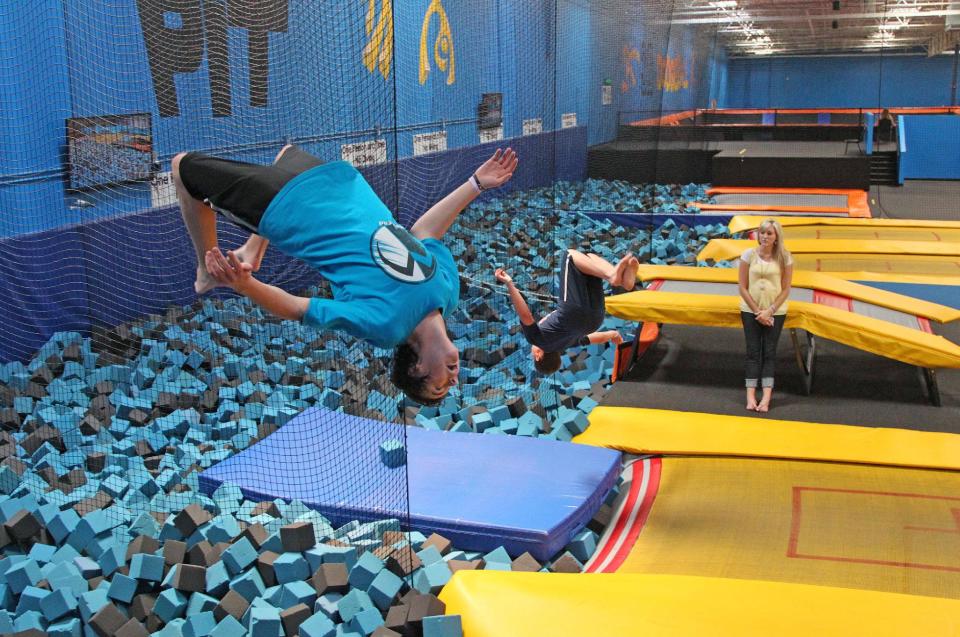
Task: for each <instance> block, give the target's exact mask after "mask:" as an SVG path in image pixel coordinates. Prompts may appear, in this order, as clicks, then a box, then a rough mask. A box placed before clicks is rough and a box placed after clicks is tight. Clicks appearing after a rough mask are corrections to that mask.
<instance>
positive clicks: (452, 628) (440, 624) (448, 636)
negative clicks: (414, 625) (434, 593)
mask: <svg viewBox="0 0 960 637" xmlns="http://www.w3.org/2000/svg"><path fill="white" fill-rule="evenodd" d="M423 637H463V626H462V624H461V621H460V615H431V616H429V617H424V618H423Z"/></svg>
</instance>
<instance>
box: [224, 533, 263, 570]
mask: <svg viewBox="0 0 960 637" xmlns="http://www.w3.org/2000/svg"><path fill="white" fill-rule="evenodd" d="M221 559H222V560H223V563H224V564H225V565H226V567H227V570H228V571H229V572H230V574H231V575H237V574H239V573H242V572H243V571H244V570H245V569H246V568H247V567H248V566H250V565H251V564H253V563H254V562H255V561H256V559H257V549H255V548H253V544H251V543H250V540H248V539H247V538H246V537H242V538H240V539H239V540H237V541H236V542H234V543H233V544H231V545H230V547H229V548H227V550H225V551H224V552H223V555H222V556H221Z"/></svg>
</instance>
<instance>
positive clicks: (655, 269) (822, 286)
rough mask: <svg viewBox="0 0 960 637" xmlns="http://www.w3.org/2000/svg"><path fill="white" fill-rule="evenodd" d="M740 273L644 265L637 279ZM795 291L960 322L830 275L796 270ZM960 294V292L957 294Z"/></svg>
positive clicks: (948, 310)
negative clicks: (841, 298) (831, 296)
mask: <svg viewBox="0 0 960 637" xmlns="http://www.w3.org/2000/svg"><path fill="white" fill-rule="evenodd" d="M737 276H738V272H737V270H736V269H735V268H706V267H699V268H696V267H691V266H685V265H641V266H640V268H639V269H638V270H637V278H638V279H639V280H641V281H653V280H655V279H665V280H667V281H704V282H709V283H736V282H737ZM793 287H796V288H805V289H808V290H821V291H823V292H830V293H832V294H837V295H839V296H845V297H848V298H851V299H856V300H858V301H863V302H865V303H872V304H873V305H879V306H881V307H886V308H889V309H891V310H897V311H899V312H905V313H907V314H912V315H914V316H922V317H924V318H928V319H933V320H934V321H939V322H940V323H949V322H950V321H955V320H957V319H958V318H960V310H958V309H956V308H952V307H947V306H945V305H939V304H937V303H930V302H928V301H923V300H920V299H915V298H913V297H910V296H904V295H902V294H895V293H893V292H887V291H886V290H880V289H878V288H873V287H870V286H868V285H860V284H859V283H853V282H851V281H847V280H846V279H841V278H838V277H835V276H831V275H830V274H825V273H821V272H811V271H809V270H797V271H796V272H794V273H793ZM958 293H960V291H958Z"/></svg>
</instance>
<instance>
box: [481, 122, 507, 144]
mask: <svg viewBox="0 0 960 637" xmlns="http://www.w3.org/2000/svg"><path fill="white" fill-rule="evenodd" d="M501 139H503V126H497V127H496V128H481V129H480V143H481V144H486V143H488V142H496V141H500V140H501Z"/></svg>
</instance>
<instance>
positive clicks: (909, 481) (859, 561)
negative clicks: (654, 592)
mask: <svg viewBox="0 0 960 637" xmlns="http://www.w3.org/2000/svg"><path fill="white" fill-rule="evenodd" d="M656 465H659V471H657V468H656ZM646 470H649V471H650V472H651V477H652V473H653V472H656V473H657V474H658V479H657V482H656V487H657V489H656V497H655V500H654V501H653V503H652V506H650V507H649V511H648V512H647V515H646V517H645V520H644V524H643V528H642V529H641V530H640V532H639V534H638V535H636V540H635V541H634V542H633V544H632V545H629V546H622V547H621V550H619V551H618V558H622V561H621V562H620V563H619V564H618V566H617V568H616V573H617V574H621V573H623V574H626V573H636V574H645V575H646V574H657V575H660V574H662V575H692V576H698V577H729V578H737V579H745V580H762V581H771V582H787V583H791V584H806V585H810V586H830V587H843V588H851V589H858V590H871V591H879V592H885V593H897V594H907V595H916V596H924V597H936V598H949V599H954V600H958V599H960V534H958V533H957V523H956V518H955V511H956V510H957V507H958V505H960V472H957V471H935V470H931V469H913V468H905V467H882V466H877V465H862V464H847V463H842V462H809V461H800V460H776V459H765V458H720V457H712V458H711V457H690V456H687V457H675V456H667V457H663V458H658V459H655V460H649V461H647V464H645V471H646ZM648 484H649V483H648ZM624 553H625V554H624ZM857 634H861V633H857ZM911 634H912V633H911Z"/></svg>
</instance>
